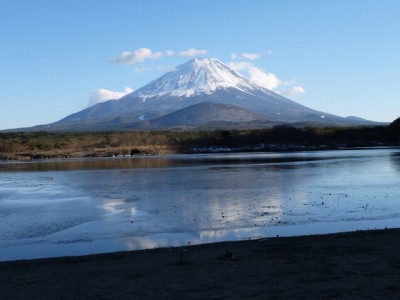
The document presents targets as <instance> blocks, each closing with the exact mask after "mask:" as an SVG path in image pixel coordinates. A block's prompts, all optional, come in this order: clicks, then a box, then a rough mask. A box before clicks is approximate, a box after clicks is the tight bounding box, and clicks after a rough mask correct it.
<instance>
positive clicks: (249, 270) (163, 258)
mask: <svg viewBox="0 0 400 300" xmlns="http://www.w3.org/2000/svg"><path fill="white" fill-rule="evenodd" d="M399 247H400V229H383V230H367V231H354V232H345V233H334V234H323V235H307V236H295V237H276V238H266V239H265V238H264V239H258V240H245V241H234V242H219V243H212V244H202V245H193V246H186V247H176V248H157V249H152V250H136V251H126V252H116V253H107V254H94V255H86V256H77V257H59V258H47V259H35V260H21V261H6V262H0V289H1V290H2V297H3V298H4V299H26V298H30V299H60V298H61V299H121V298H132V299H157V298H163V299H179V298H182V299H183V298H186V299H188V298H190V299H204V298H212V299H225V298H228V299H229V298H246V297H249V298H259V299H265V298H272V297H277V298H296V297H307V298H330V299H332V298H349V299H350V298H352V299H354V298H374V299H376V298H379V299H380V298H382V299H391V298H398V296H399V295H400V283H399V281H398V269H399V268H400V256H399V255H398V249H399Z"/></svg>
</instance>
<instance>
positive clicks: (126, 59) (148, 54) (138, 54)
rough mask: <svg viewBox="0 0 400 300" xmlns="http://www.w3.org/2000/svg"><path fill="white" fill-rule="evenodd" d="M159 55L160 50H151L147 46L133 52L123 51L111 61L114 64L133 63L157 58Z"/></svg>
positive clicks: (160, 54) (160, 53)
mask: <svg viewBox="0 0 400 300" xmlns="http://www.w3.org/2000/svg"><path fill="white" fill-rule="evenodd" d="M161 56H162V52H153V51H152V50H151V49H149V48H140V49H137V50H135V51H133V52H129V51H124V52H122V53H121V54H120V55H118V56H117V57H116V58H114V59H112V60H111V62H112V63H116V64H135V63H139V62H143V61H145V60H148V59H157V58H160V57H161Z"/></svg>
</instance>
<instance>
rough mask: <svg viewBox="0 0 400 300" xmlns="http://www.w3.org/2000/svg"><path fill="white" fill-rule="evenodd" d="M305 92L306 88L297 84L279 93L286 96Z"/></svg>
mask: <svg viewBox="0 0 400 300" xmlns="http://www.w3.org/2000/svg"><path fill="white" fill-rule="evenodd" d="M305 92H306V90H305V89H304V88H303V87H302V86H299V85H296V86H294V87H292V88H290V89H288V90H286V91H283V92H282V93H281V94H282V95H284V96H287V97H293V96H296V95H300V94H304V93H305Z"/></svg>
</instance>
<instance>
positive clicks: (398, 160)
mask: <svg viewBox="0 0 400 300" xmlns="http://www.w3.org/2000/svg"><path fill="white" fill-rule="evenodd" d="M390 161H391V163H392V166H393V168H394V169H395V170H396V171H398V172H400V152H395V153H392V154H391V155H390Z"/></svg>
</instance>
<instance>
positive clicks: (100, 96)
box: [88, 86, 133, 107]
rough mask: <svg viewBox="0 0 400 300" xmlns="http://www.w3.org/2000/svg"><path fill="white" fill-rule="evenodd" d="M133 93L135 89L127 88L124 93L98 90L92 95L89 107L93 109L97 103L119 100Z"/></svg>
mask: <svg viewBox="0 0 400 300" xmlns="http://www.w3.org/2000/svg"><path fill="white" fill-rule="evenodd" d="M132 92H133V89H132V88H130V87H127V86H126V87H125V88H124V90H123V91H122V92H118V91H111V90H107V89H97V90H95V91H94V92H93V93H92V94H91V95H90V99H89V103H88V107H91V106H93V105H95V104H97V103H100V102H104V101H107V100H117V99H120V98H122V97H123V96H125V95H127V94H130V93H132Z"/></svg>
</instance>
